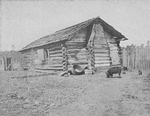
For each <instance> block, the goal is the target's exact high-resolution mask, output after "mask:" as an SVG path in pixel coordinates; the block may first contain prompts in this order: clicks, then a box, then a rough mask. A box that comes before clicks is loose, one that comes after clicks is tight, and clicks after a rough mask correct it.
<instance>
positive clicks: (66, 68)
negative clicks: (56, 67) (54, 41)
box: [61, 44, 69, 76]
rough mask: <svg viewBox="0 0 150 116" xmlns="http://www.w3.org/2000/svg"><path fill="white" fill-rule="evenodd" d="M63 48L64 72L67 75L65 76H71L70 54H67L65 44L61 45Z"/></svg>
mask: <svg viewBox="0 0 150 116" xmlns="http://www.w3.org/2000/svg"><path fill="white" fill-rule="evenodd" d="M61 47H62V56H63V60H62V63H63V72H64V73H65V76H69V75H68V54H67V49H66V48H65V46H64V45H63V44H61Z"/></svg>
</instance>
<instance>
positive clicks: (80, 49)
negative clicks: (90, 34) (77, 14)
mask: <svg viewBox="0 0 150 116" xmlns="http://www.w3.org/2000/svg"><path fill="white" fill-rule="evenodd" d="M86 41H87V29H86V28H84V29H82V30H81V31H79V32H78V33H76V34H75V35H74V36H73V37H72V38H71V40H69V41H67V42H66V43H65V45H66V48H67V50H68V62H69V66H68V67H69V69H71V68H72V64H74V63H75V64H79V65H80V66H81V67H83V68H84V67H85V66H87V64H88V62H87V50H86V49H85V47H86Z"/></svg>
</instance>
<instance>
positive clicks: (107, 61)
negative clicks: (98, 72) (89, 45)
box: [95, 60, 111, 64]
mask: <svg viewBox="0 0 150 116" xmlns="http://www.w3.org/2000/svg"><path fill="white" fill-rule="evenodd" d="M110 62H111V61H110V60H102V61H98V60H95V64H100V63H102V64H104V63H110Z"/></svg>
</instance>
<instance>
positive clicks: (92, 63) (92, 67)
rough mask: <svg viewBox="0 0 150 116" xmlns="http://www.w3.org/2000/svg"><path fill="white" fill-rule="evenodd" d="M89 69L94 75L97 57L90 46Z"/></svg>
mask: <svg viewBox="0 0 150 116" xmlns="http://www.w3.org/2000/svg"><path fill="white" fill-rule="evenodd" d="M88 56H89V57H88V67H89V69H90V70H92V73H94V72H95V55H94V49H93V47H92V46H90V45H88Z"/></svg>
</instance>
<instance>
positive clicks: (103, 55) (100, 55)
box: [95, 54, 109, 57]
mask: <svg viewBox="0 0 150 116" xmlns="http://www.w3.org/2000/svg"><path fill="white" fill-rule="evenodd" d="M95 57H109V54H95Z"/></svg>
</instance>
